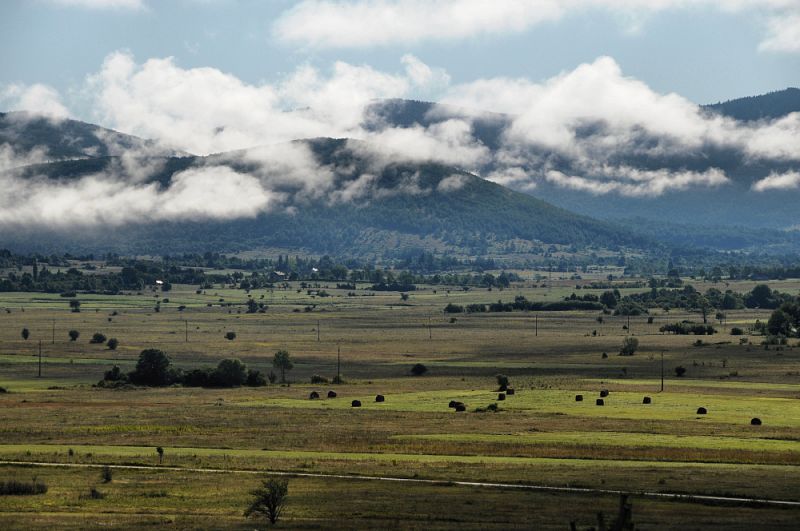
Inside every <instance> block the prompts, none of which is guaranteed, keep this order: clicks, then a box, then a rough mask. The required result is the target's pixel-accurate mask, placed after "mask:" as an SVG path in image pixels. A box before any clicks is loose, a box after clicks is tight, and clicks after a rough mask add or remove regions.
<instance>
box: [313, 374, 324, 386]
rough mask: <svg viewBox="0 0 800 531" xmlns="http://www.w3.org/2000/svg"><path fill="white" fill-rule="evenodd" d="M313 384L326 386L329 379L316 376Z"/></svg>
mask: <svg viewBox="0 0 800 531" xmlns="http://www.w3.org/2000/svg"><path fill="white" fill-rule="evenodd" d="M311 383H312V384H326V383H328V379H327V378H325V377H324V376H320V375H319V374H315V375H313V376H312V377H311Z"/></svg>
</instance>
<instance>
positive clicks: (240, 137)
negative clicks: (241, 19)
mask: <svg viewBox="0 0 800 531" xmlns="http://www.w3.org/2000/svg"><path fill="white" fill-rule="evenodd" d="M419 89H423V90H431V91H434V92H438V93H439V94H441V95H442V97H441V98H440V99H441V101H443V102H444V103H445V104H446V105H442V106H438V107H432V108H427V107H425V106H424V105H422V104H419V105H422V107H420V109H422V110H420V111H419V112H420V113H421V114H420V115H406V114H403V115H402V116H400V117H399V118H398V117H394V118H393V117H392V116H391V113H389V114H386V113H380V112H377V113H376V112H375V109H376V100H385V99H390V98H402V97H407V96H408V94H410V93H412V92H413V93H416V91H418V90H419ZM81 92H82V94H83V97H84V98H85V99H86V100H87V101H88V102H89V103H90V107H91V108H92V109H94V112H95V113H96V115H95V116H94V117H93V118H94V120H95V121H97V122H98V123H100V124H102V125H103V126H106V127H110V128H113V129H116V130H119V131H124V132H126V133H131V134H135V135H137V136H140V137H143V138H152V139H155V140H156V141H157V142H158V145H155V146H154V145H150V144H136V145H134V146H130V145H120V144H119V139H118V137H115V136H113V135H110V134H107V133H102V132H99V133H97V134H98V140H100V141H101V142H103V143H104V144H105V145H106V146H108V151H109V153H111V154H114V155H117V156H118V157H119V158H118V159H115V161H114V163H113V164H112V165H111V166H109V168H108V169H106V170H105V171H104V172H101V173H97V174H93V175H86V176H82V177H80V178H79V179H77V180H76V179H72V180H65V179H62V180H56V181H53V180H52V179H45V178H35V177H34V178H33V179H30V178H26V179H22V178H20V177H19V176H18V175H17V173H15V172H13V171H11V169H12V168H16V167H19V166H23V165H28V164H31V163H34V162H37V161H43V160H45V159H46V158H47V156H48V154H47V153H46V150H44V149H34V150H31V151H29V152H24V153H20V152H18V151H15V150H14V149H13V148H12V146H11V145H10V144H5V145H0V176H1V179H0V186H2V187H3V188H4V189H5V190H8V193H7V194H6V195H5V196H4V197H3V198H2V199H0V209H2V214H0V224H3V225H7V224H9V223H12V222H13V220H24V221H25V223H28V224H36V223H39V224H44V225H52V224H58V223H59V222H60V223H65V224H82V225H93V224H100V223H106V224H112V225H119V224H124V223H131V222H135V221H141V220H167V219H169V220H185V219H234V218H239V217H252V216H256V215H258V214H259V213H262V212H267V211H274V210H281V209H283V210H289V211H291V210H292V209H294V208H295V205H297V204H300V203H303V202H308V201H315V200H323V201H327V202H328V203H331V204H333V203H342V202H352V201H367V200H370V199H372V198H380V197H386V196H387V195H388V194H393V193H405V194H410V195H419V194H423V193H425V194H427V193H434V192H436V193H455V192H457V191H458V190H459V189H461V187H462V186H463V185H464V182H465V181H464V178H463V176H459V174H457V173H456V174H454V175H453V176H452V177H448V178H446V179H444V180H442V181H441V183H439V185H438V186H435V187H434V188H431V187H428V188H426V187H424V186H421V185H420V184H419V183H420V176H419V175H415V174H413V172H412V173H411V174H409V175H404V176H402V178H401V179H400V181H399V184H397V185H396V187H395V189H393V190H389V189H386V188H382V185H381V179H380V175H381V172H382V171H383V169H384V168H385V167H386V166H387V165H388V164H391V163H396V162H412V163H421V162H437V163H441V164H445V165H448V166H454V167H456V168H458V169H461V170H466V171H470V172H473V173H476V174H478V175H481V176H483V177H485V178H487V179H489V180H492V181H494V182H497V183H500V184H504V185H506V186H510V187H512V188H516V189H519V190H525V191H529V190H533V189H535V188H536V187H537V186H540V185H543V184H547V185H550V186H557V187H562V188H567V189H573V190H580V191H584V192H587V193H591V194H595V195H602V194H619V195H625V196H632V197H643V196H647V197H657V196H659V195H662V194H665V193H668V192H672V191H684V190H690V189H693V188H713V187H719V186H726V185H728V184H729V183H730V180H729V177H728V176H727V175H726V173H725V171H724V170H723V169H722V168H720V167H715V166H714V165H713V164H710V163H708V162H706V158H707V154H708V153H709V152H722V153H729V154H733V156H735V157H737V159H736V160H738V161H739V162H738V163H739V164H744V165H749V164H752V165H754V166H758V165H760V164H762V163H773V162H780V163H781V164H782V165H783V166H784V167H786V166H787V165H788V166H793V167H797V166H798V165H800V113H793V114H790V115H788V116H785V117H783V118H780V119H777V120H771V121H759V122H747V123H742V122H737V121H735V120H733V119H730V118H726V117H723V116H721V115H717V114H712V113H710V112H708V111H705V110H704V109H702V108H701V107H699V106H697V105H696V104H694V103H692V102H690V101H688V100H687V99H685V98H683V97H681V96H679V95H677V94H661V93H658V92H656V91H654V90H652V89H651V88H650V87H648V86H647V85H646V84H645V83H643V82H641V81H640V80H637V79H635V78H631V77H629V76H626V75H625V74H624V73H623V72H622V71H621V69H620V67H619V65H618V64H617V63H616V61H614V60H613V59H612V58H610V57H600V58H598V59H597V60H595V61H593V62H591V63H586V64H582V65H579V66H577V67H576V68H574V69H573V70H571V71H567V72H564V73H562V74H560V75H558V76H555V77H553V78H551V79H547V80H544V81H541V82H534V81H531V80H528V79H510V78H491V79H479V80H476V81H473V82H470V83H463V84H452V82H451V80H450V78H449V76H448V75H447V73H446V72H444V71H443V70H441V69H438V68H436V67H432V66H429V65H427V64H425V63H424V62H423V61H422V60H420V59H419V58H417V57H414V56H411V55H406V56H404V57H402V58H401V60H400V62H399V64H398V70H397V71H395V72H382V71H379V70H376V69H374V68H372V67H370V66H367V65H353V64H349V63H345V62H336V63H334V64H333V65H331V67H330V68H329V69H327V70H319V69H316V68H312V67H310V66H302V67H300V68H298V69H297V70H295V71H294V72H291V73H290V74H288V75H286V76H285V77H284V78H282V79H281V80H279V81H277V82H273V83H260V84H250V83H246V82H244V81H242V80H241V79H238V78H237V77H235V76H233V75H231V74H227V73H224V72H221V71H220V70H217V69H214V68H183V67H181V66H180V65H178V64H177V63H176V61H175V60H174V59H172V58H154V59H149V60H146V61H144V62H142V63H138V62H137V61H136V60H135V58H134V57H133V56H132V55H130V54H128V53H121V52H117V53H113V54H111V55H109V56H108V57H107V58H106V60H105V61H104V62H103V64H102V65H101V67H100V69H99V70H98V71H97V72H96V73H95V74H93V75H91V76H90V77H89V78H88V79H87V81H86V83H85V84H84V86H83V87H82V88H81ZM0 95H2V98H3V101H4V102H6V103H7V104H8V102H11V105H12V106H13V107H14V108H22V107H26V108H27V109H28V110H32V111H37V112H38V113H40V114H41V115H44V116H46V117H48V119H50V120H52V121H53V122H54V123H59V121H63V120H64V119H65V117H67V116H69V110H68V109H67V108H66V107H65V106H64V104H63V103H62V101H61V99H60V97H59V95H58V94H57V93H56V92H55V91H53V90H52V89H50V88H48V87H45V86H42V85H33V86H27V87H26V86H9V87H5V88H3V89H0ZM377 105H378V106H377V109H379V110H380V109H384V107H382V106H381V105H386V104H377ZM401 109H402V106H401ZM425 109H428V110H427V111H426V110H425ZM485 110H491V111H496V112H499V113H500V114H490V113H488V112H486V111H485ZM402 112H403V113H405V112H407V111H402ZM401 114H402V113H401ZM398 120H399V121H398ZM403 120H405V121H403ZM487 131H488V132H487ZM317 137H334V138H347V139H351V140H348V141H346V142H344V144H343V145H344V149H346V150H347V151H348V153H349V156H348V157H341V160H343V161H348V162H330V161H328V162H320V161H318V160H317V159H316V157H315V156H314V154H313V153H312V151H311V150H310V149H309V148H308V146H307V145H306V144H302V143H292V142H291V141H293V140H295V139H299V138H317ZM170 150H180V151H184V152H191V153H194V154H197V155H210V154H214V153H219V155H214V156H210V157H207V158H206V159H203V162H202V164H201V165H199V166H195V167H191V168H189V169H185V170H182V171H179V172H177V173H175V174H174V175H173V176H172V180H171V182H170V183H169V184H168V185H166V186H162V185H159V184H156V183H154V182H152V178H153V176H155V175H157V174H158V173H159V172H161V171H162V170H163V169H164V161H165V159H164V158H163V156H164V154H165V153H166V152H168V151H170ZM351 155H355V159H356V160H359V161H360V163H359V164H360V165H359V166H358V167H356V165H355V164H354V163H353V162H352V160H354V159H353V157H352V156H351ZM335 158H336V157H334V159H335ZM676 161H677V162H676ZM685 161H690V162H691V167H686V165H685ZM343 176H346V177H347V178H343ZM797 183H798V178H797V173H796V172H789V173H786V172H784V173H781V174H776V175H770V176H769V177H766V178H764V179H762V180H761V181H758V182H757V183H755V184H754V185H753V186H752V188H753V190H754V191H764V190H769V189H778V188H780V189H788V188H794V187H797Z"/></svg>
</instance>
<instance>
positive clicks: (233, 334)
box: [225, 332, 236, 341]
mask: <svg viewBox="0 0 800 531" xmlns="http://www.w3.org/2000/svg"><path fill="white" fill-rule="evenodd" d="M225 339H227V340H228V341H233V340H234V339H236V332H226V333H225Z"/></svg>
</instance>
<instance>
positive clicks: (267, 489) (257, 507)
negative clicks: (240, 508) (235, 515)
mask: <svg viewBox="0 0 800 531" xmlns="http://www.w3.org/2000/svg"><path fill="white" fill-rule="evenodd" d="M250 494H251V495H252V496H253V501H252V502H251V503H250V506H249V507H248V508H247V510H246V511H245V512H244V515H245V516H247V517H250V516H258V517H262V518H266V519H267V520H269V522H270V523H271V524H273V525H274V524H275V522H277V521H278V518H280V516H281V512H283V508H284V506H285V505H286V498H287V497H288V495H289V480H286V479H264V480H262V482H261V486H260V487H258V488H257V489H255V490H253V491H251V492H250Z"/></svg>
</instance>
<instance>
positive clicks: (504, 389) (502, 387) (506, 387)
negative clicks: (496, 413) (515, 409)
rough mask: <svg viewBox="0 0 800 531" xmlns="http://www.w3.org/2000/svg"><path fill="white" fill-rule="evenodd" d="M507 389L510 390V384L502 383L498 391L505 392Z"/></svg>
mask: <svg viewBox="0 0 800 531" xmlns="http://www.w3.org/2000/svg"><path fill="white" fill-rule="evenodd" d="M507 390H508V386H507V385H501V386H500V389H498V391H500V392H501V393H505V392H506V391H507Z"/></svg>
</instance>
